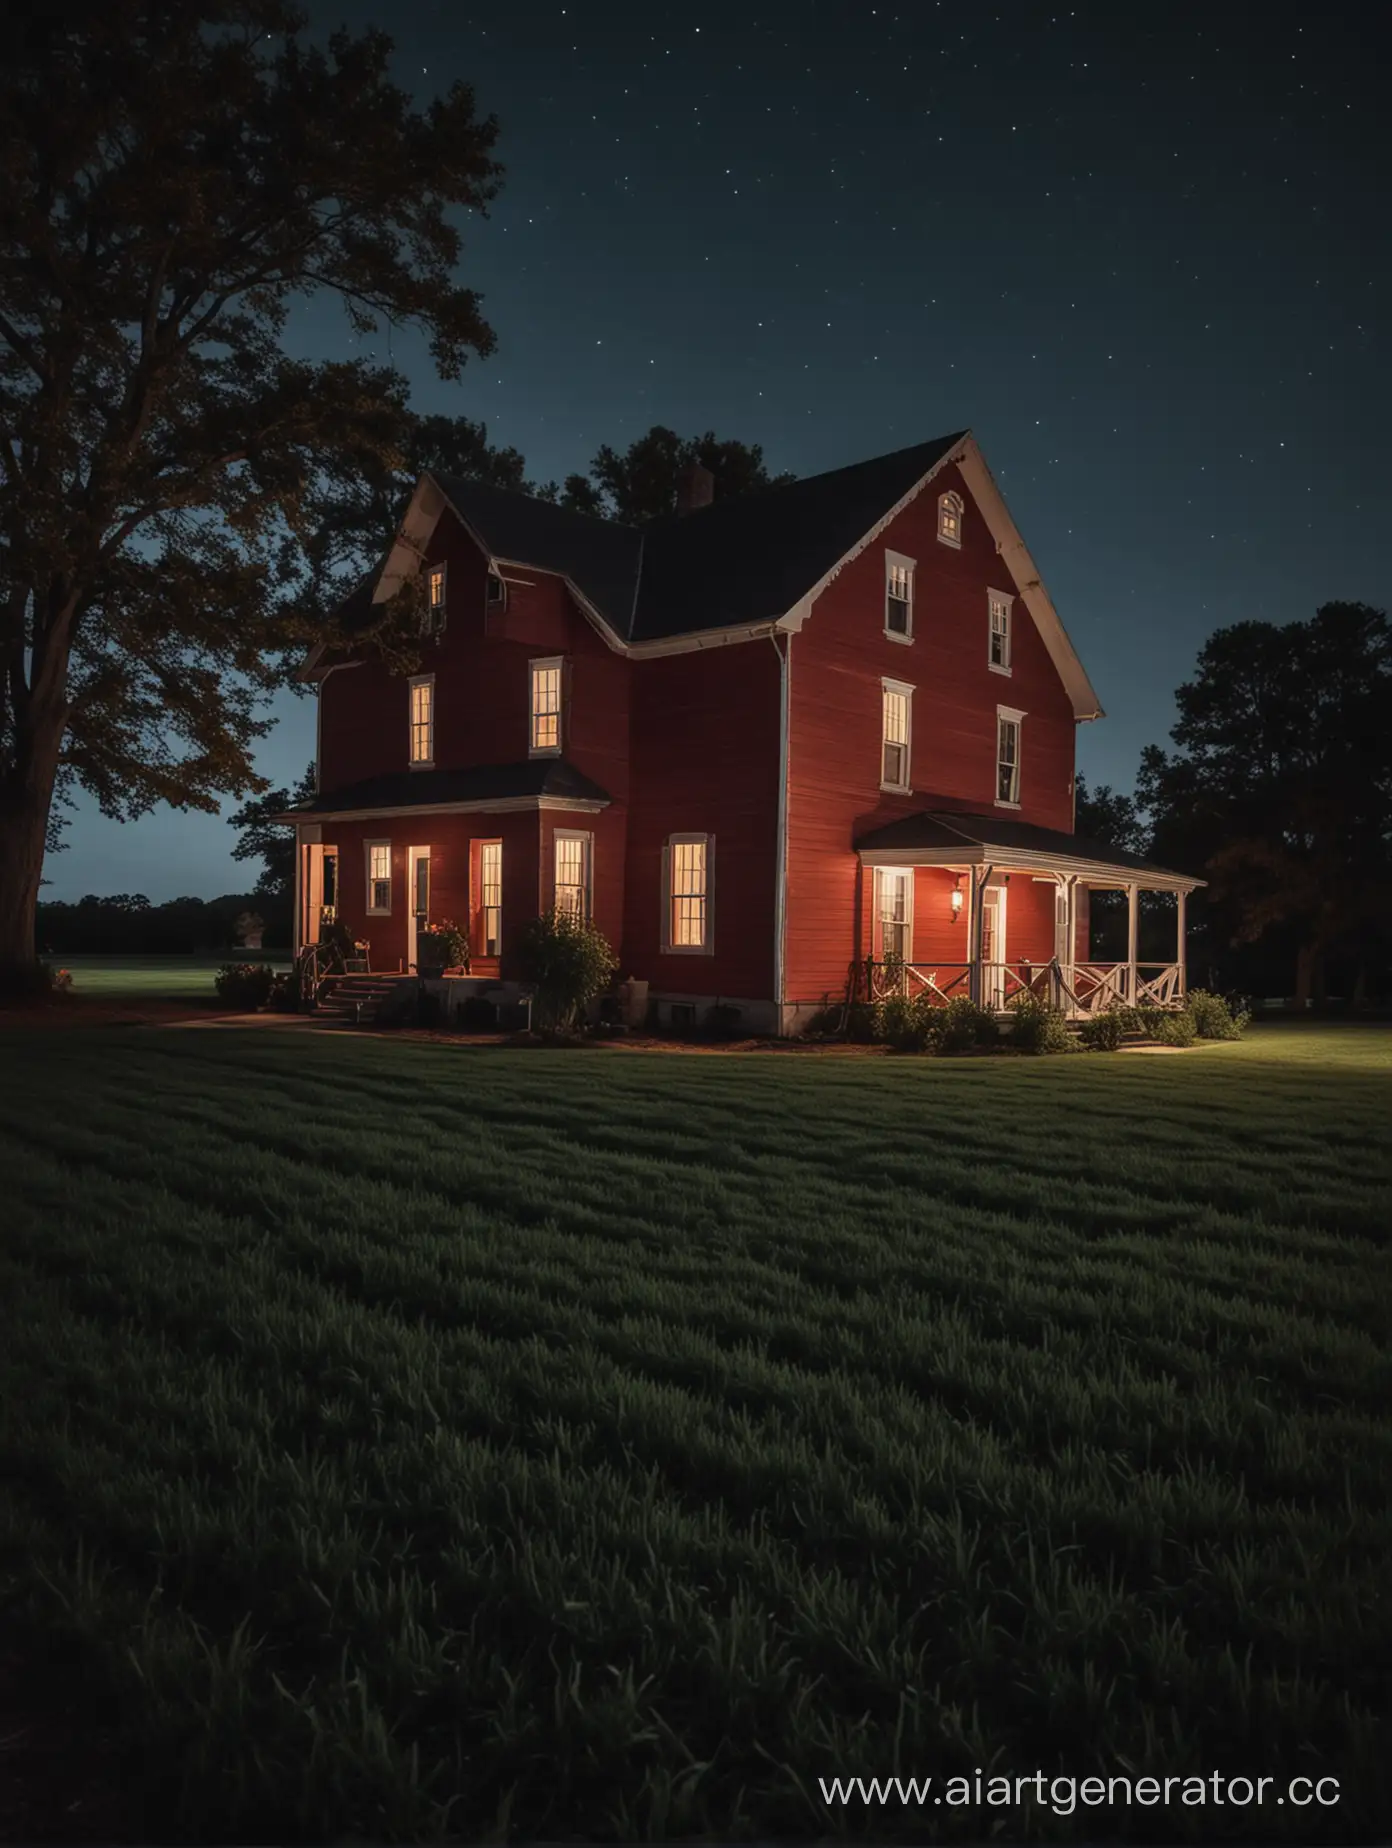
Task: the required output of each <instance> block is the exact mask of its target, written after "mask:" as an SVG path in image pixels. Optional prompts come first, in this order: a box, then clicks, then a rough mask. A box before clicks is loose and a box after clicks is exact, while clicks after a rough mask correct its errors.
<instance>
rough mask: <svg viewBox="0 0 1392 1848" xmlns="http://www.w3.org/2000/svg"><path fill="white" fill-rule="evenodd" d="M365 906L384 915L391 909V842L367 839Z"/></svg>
mask: <svg viewBox="0 0 1392 1848" xmlns="http://www.w3.org/2000/svg"><path fill="white" fill-rule="evenodd" d="M366 846H367V908H368V910H369V911H370V912H375V913H377V914H379V915H384V914H386V913H388V912H390V911H391V842H390V841H368V842H367V843H366Z"/></svg>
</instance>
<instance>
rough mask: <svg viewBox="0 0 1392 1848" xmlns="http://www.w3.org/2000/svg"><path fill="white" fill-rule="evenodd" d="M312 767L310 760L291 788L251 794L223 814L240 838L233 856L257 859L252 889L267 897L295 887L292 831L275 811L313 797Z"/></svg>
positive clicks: (282, 895) (286, 894)
mask: <svg viewBox="0 0 1392 1848" xmlns="http://www.w3.org/2000/svg"><path fill="white" fill-rule="evenodd" d="M316 786H317V785H316V780H315V768H314V764H313V763H312V762H311V763H310V765H309V767H308V768H307V769H306V771H305V773H304V775H303V776H302V777H301V778H300V780H299V782H298V783H296V785H295V787H294V788H293V789H271V790H267V791H266V793H265V794H264V795H260V796H253V797H251V799H250V800H249V801H247V802H244V803H243V804H242V806H241V807H240V808H239V809H237V810H235V811H234V812H233V813H232V814H231V815H229V816H228V817H227V820H228V824H229V825H230V826H231V827H234V828H236V829H237V830H238V831H239V833H240V835H241V839H240V840H239V841H238V842H237V845H236V846H235V847H234V848H233V849H232V858H233V859H234V860H260V861H261V863H262V864H261V872H260V874H259V875H258V877H257V881H256V885H255V887H254V890H255V891H257V892H259V893H263V894H264V895H265V896H266V897H267V898H275V899H289V898H292V897H293V896H294V891H295V831H294V829H293V828H291V827H287V826H286V824H285V823H284V822H281V823H279V824H277V823H276V822H275V821H273V820H272V817H273V816H275V815H283V814H284V813H285V811H286V809H288V808H294V807H297V806H298V805H299V804H301V803H305V802H309V801H311V800H312V799H313V797H314V793H315V789H316Z"/></svg>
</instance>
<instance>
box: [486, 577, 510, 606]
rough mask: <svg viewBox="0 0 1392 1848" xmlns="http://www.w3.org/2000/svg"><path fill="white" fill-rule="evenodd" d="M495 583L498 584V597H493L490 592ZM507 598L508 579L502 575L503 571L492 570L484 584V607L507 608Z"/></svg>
mask: <svg viewBox="0 0 1392 1848" xmlns="http://www.w3.org/2000/svg"><path fill="white" fill-rule="evenodd" d="M495 584H496V585H497V586H498V594H497V596H496V597H492V596H490V595H489V594H488V593H489V592H490V591H491V590H492V588H493V586H494V585H495ZM507 600H508V597H507V580H506V579H505V578H504V577H503V576H502V574H501V572H498V571H490V572H489V573H488V576H487V580H486V582H485V583H484V586H483V607H484V609H486V610H505V609H506V608H507Z"/></svg>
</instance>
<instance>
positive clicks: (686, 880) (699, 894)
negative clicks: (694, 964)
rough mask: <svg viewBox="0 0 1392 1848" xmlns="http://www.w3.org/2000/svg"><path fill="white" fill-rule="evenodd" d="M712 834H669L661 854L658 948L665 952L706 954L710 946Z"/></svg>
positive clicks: (713, 848) (713, 838)
mask: <svg viewBox="0 0 1392 1848" xmlns="http://www.w3.org/2000/svg"><path fill="white" fill-rule="evenodd" d="M714 855H715V837H714V836H713V835H710V834H672V835H669V836H668V837H667V846H666V849H665V851H664V853H663V856H662V857H663V862H664V866H663V880H662V884H663V894H662V914H663V916H662V947H663V949H664V950H666V951H668V952H669V953H676V954H678V955H687V956H693V955H694V956H701V955H709V954H710V953H711V950H712V949H713V947H714V945H713V939H712V930H711V925H712V917H711V868H712V864H713V861H714Z"/></svg>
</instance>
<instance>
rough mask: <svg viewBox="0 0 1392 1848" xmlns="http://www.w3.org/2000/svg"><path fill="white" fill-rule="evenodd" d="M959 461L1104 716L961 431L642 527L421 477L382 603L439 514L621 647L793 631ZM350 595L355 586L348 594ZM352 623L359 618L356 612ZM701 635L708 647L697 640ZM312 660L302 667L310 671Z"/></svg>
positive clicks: (387, 572)
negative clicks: (565, 591)
mask: <svg viewBox="0 0 1392 1848" xmlns="http://www.w3.org/2000/svg"><path fill="white" fill-rule="evenodd" d="M948 463H956V464H957V465H958V466H959V467H960V469H961V472H962V477H963V480H964V482H965V483H966V485H967V487H968V488H969V490H970V492H971V494H972V496H973V498H974V500H975V501H976V503H977V506H978V509H979V511H980V513H981V516H982V518H983V519H984V520H985V522H986V525H987V528H988V530H989V531H990V533H991V535H992V537H993V538H994V539H995V541H996V549H997V551H998V552H999V553H1000V554H1001V556H1002V558H1003V559H1004V561H1005V565H1006V568H1007V569H1008V570H1009V571H1010V572H1011V574H1012V576H1013V578H1014V581H1015V584H1016V588H1017V590H1018V592H1019V593H1020V595H1021V597H1022V599H1023V600H1024V602H1025V604H1026V607H1027V608H1028V610H1029V612H1030V615H1031V616H1032V617H1033V619H1034V622H1035V625H1036V627H1037V628H1038V629H1039V632H1040V634H1041V636H1042V637H1043V640H1044V644H1045V647H1046V648H1047V649H1048V651H1049V654H1050V656H1051V658H1052V660H1053V662H1054V666H1055V668H1056V669H1057V671H1058V673H1059V676H1060V678H1061V679H1062V681H1063V683H1064V686H1065V687H1066V688H1067V690H1068V693H1069V697H1070V698H1071V700H1072V702H1073V710H1074V714H1075V716H1076V717H1077V718H1079V719H1091V718H1100V717H1101V716H1102V708H1101V706H1100V705H1099V704H1098V701H1097V695H1096V693H1095V692H1094V691H1093V689H1092V686H1091V683H1090V682H1089V680H1088V678H1087V674H1086V673H1085V671H1084V669H1083V665H1082V663H1081V661H1079V659H1078V656H1077V654H1076V652H1075V651H1074V648H1073V645H1072V643H1071V642H1070V641H1069V639H1068V636H1067V633H1066V632H1065V630H1064V627H1063V624H1062V622H1061V621H1060V620H1059V616H1058V612H1057V611H1056V610H1055V608H1054V606H1053V604H1052V602H1051V601H1050V599H1049V596H1048V593H1047V592H1046V591H1045V590H1044V587H1043V585H1042V583H1041V582H1040V579H1039V574H1038V571H1037V570H1036V568H1035V566H1034V561H1033V560H1032V559H1031V557H1030V555H1029V553H1028V551H1027V550H1026V549H1025V545H1024V541H1023V540H1022V539H1021V537H1020V534H1019V532H1018V530H1017V529H1016V527H1015V524H1014V521H1013V520H1012V519H1011V518H1010V514H1009V512H1008V511H1007V509H1006V506H1005V502H1004V500H1003V499H1002V498H1001V494H1000V490H999V489H998V488H997V487H996V484H995V482H994V480H993V479H992V478H991V474H990V471H989V469H987V467H986V464H985V460H984V458H983V457H982V455H981V452H980V450H979V448H978V447H977V444H976V441H975V439H974V438H973V437H972V435H971V433H970V431H965V430H959V431H956V432H954V433H953V434H952V435H950V436H942V437H935V438H934V439H933V441H931V442H928V443H918V444H915V445H914V446H913V447H911V448H908V449H897V450H894V451H893V452H892V453H891V454H889V455H884V456H874V457H872V458H871V459H870V460H869V461H867V462H856V463H853V464H851V465H850V466H849V467H846V468H837V469H831V470H829V471H828V472H827V473H826V474H822V475H809V476H807V477H806V478H804V479H803V480H801V481H793V482H789V483H787V484H786V485H784V486H782V487H778V488H767V489H765V490H763V491H762V492H761V493H758V494H750V495H746V496H742V497H740V498H738V499H734V500H728V501H719V500H717V501H714V502H712V503H711V504H710V505H709V506H706V507H700V508H697V509H695V510H693V511H692V512H690V513H685V514H668V515H665V516H663V517H662V518H661V519H658V520H654V521H652V522H651V523H650V524H649V525H647V526H644V527H634V526H626V525H623V524H621V523H620V522H618V521H615V520H604V519H599V518H597V517H595V516H593V515H590V514H582V513H573V512H571V511H570V510H569V509H568V508H565V507H558V506H554V505H552V504H551V503H550V502H548V501H542V500H537V499H536V498H535V497H534V496H532V495H528V494H523V493H520V492H517V491H516V490H513V489H508V488H496V487H492V486H490V485H488V484H486V483H484V482H480V481H472V480H468V479H467V478H465V477H462V476H458V475H428V474H427V475H423V476H422V477H421V479H420V482H419V483H418V484H417V487H416V491H415V493H414V495H413V496H412V498H411V502H410V505H409V507H408V508H407V510H406V514H405V516H404V518H403V520H402V525H401V533H400V536H399V538H398V540H397V542H396V544H395V545H394V546H393V548H392V550H391V551H390V552H389V554H388V556H387V558H386V560H385V561H384V564H383V566H382V567H381V568H380V570H379V572H378V574H377V580H376V587H375V589H374V592H373V601H374V602H379V603H380V602H383V601H385V599H386V598H387V597H389V596H390V595H391V594H392V593H393V591H394V590H395V589H396V588H397V586H398V585H399V584H400V583H401V582H402V581H403V580H404V579H406V578H408V577H410V576H411V575H412V574H413V573H414V572H415V571H416V570H417V569H419V565H420V560H421V557H422V555H423V552H424V549H425V547H426V546H428V544H429V542H430V537H431V534H432V533H433V532H434V529H435V525H436V523H437V521H438V520H439V518H440V515H441V514H442V513H443V512H444V511H445V509H446V508H447V507H448V508H450V509H452V511H453V512H454V513H455V515H456V517H457V518H458V519H459V520H460V521H461V523H462V524H463V525H464V527H465V528H466V530H467V531H468V532H469V533H470V534H471V536H472V537H473V539H474V540H475V542H476V543H477V544H478V546H479V548H480V550H481V551H483V553H484V554H485V555H486V556H487V558H488V559H489V560H490V562H491V563H492V564H493V565H494V566H495V567H498V568H499V569H501V570H502V571H503V574H504V575H506V568H507V567H509V566H520V567H521V568H522V569H524V570H525V569H532V570H537V571H546V572H551V573H554V574H555V575H557V576H559V577H561V578H563V579H564V580H565V582H566V584H567V585H568V586H569V587H570V589H571V592H572V594H573V595H574V596H575V598H576V601H577V602H578V603H579V605H580V607H581V608H582V609H583V610H584V611H585V612H586V614H587V615H589V616H590V618H591V619H592V620H593V621H594V622H595V624H596V626H597V627H598V628H599V629H600V632H601V633H602V634H603V635H604V636H605V638H606V640H608V641H609V643H610V645H611V646H612V647H615V648H616V649H618V650H619V651H620V652H622V653H636V654H646V653H666V652H670V651H671V649H672V647H673V646H674V645H676V646H680V644H681V643H682V642H683V641H688V638H689V642H688V645H690V646H693V647H699V646H702V645H709V640H711V639H716V638H717V637H718V636H719V635H720V633H721V632H725V639H743V637H744V634H745V633H747V632H749V631H751V630H754V631H758V630H762V629H768V630H770V631H771V630H773V629H775V628H781V629H784V630H787V631H790V632H794V633H795V632H796V631H797V630H798V629H800V628H801V627H802V625H803V623H804V622H805V621H807V620H808V618H809V616H810V615H812V613H813V606H814V604H815V600H816V598H817V596H818V595H819V594H820V592H821V591H822V590H823V589H825V587H826V586H827V585H828V584H829V583H830V582H831V581H832V580H833V579H834V578H835V577H836V575H837V574H838V572H840V571H841V570H843V569H844V568H845V566H846V565H848V564H849V563H850V562H851V561H852V559H854V558H855V557H857V556H858V554H859V553H860V552H861V551H863V550H864V549H865V547H866V546H867V545H869V544H871V543H873V541H874V539H875V538H876V536H877V535H878V534H879V533H880V532H881V531H882V530H883V529H884V528H885V527H886V526H887V525H888V524H889V522H890V520H891V519H892V518H893V517H894V516H895V515H896V514H897V513H898V512H899V511H900V510H901V508H903V507H904V506H907V505H908V503H909V502H910V501H911V500H913V498H914V497H915V496H916V495H917V494H918V493H919V492H920V491H921V490H922V489H923V488H924V487H926V485H927V484H928V482H929V481H930V480H931V479H932V477H933V476H934V475H935V474H936V473H937V472H938V470H939V469H941V468H942V467H944V466H945V465H946V464H948ZM354 595H355V597H357V596H359V595H360V592H355V593H354ZM359 620H360V618H359ZM703 638H705V640H704V641H703ZM308 665H309V664H307V666H308Z"/></svg>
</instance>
